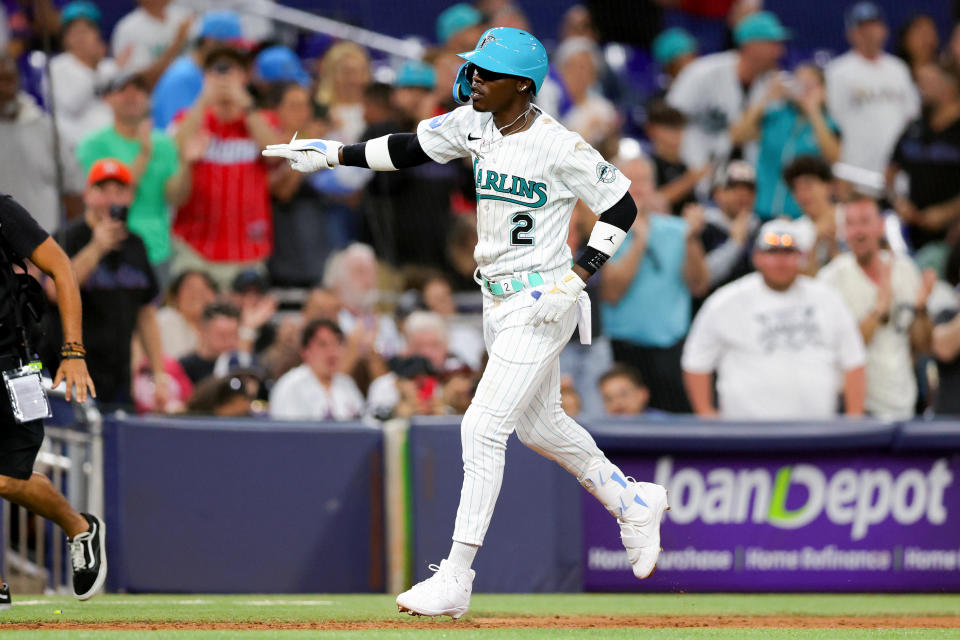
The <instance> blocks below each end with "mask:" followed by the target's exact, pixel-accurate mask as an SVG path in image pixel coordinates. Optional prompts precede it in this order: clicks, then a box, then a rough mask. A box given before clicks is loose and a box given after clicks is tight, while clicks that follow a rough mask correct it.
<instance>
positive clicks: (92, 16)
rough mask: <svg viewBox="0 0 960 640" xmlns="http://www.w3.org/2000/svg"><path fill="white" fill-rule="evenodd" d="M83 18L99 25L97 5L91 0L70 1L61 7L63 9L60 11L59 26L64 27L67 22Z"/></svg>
mask: <svg viewBox="0 0 960 640" xmlns="http://www.w3.org/2000/svg"><path fill="white" fill-rule="evenodd" d="M79 18H83V19H84V20H89V21H90V22H92V23H93V24H95V25H97V26H99V25H100V9H98V8H97V5H95V4H93V3H92V2H87V0H77V1H76V2H71V3H70V4H68V5H67V6H65V7H64V8H63V11H61V12H60V28H61V29H64V28H66V26H67V25H68V24H70V23H71V22H73V21H74V20H77V19H79Z"/></svg>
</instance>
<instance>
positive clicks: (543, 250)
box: [417, 105, 630, 280]
mask: <svg viewBox="0 0 960 640" xmlns="http://www.w3.org/2000/svg"><path fill="white" fill-rule="evenodd" d="M538 111H539V110H538ZM417 137H418V139H419V141H420V145H421V146H422V147H423V150H424V151H425V152H426V154H427V155H428V156H430V158H432V159H433V160H436V161H437V162H440V163H446V162H449V161H450V160H453V159H454V158H465V157H472V158H473V177H474V182H475V187H476V191H477V236H478V238H479V242H478V243H477V248H476V250H475V251H474V259H475V260H476V261H477V264H478V265H479V267H480V273H481V274H483V275H484V276H485V277H486V278H489V279H491V280H493V279H499V278H504V277H508V276H512V275H514V274H519V273H527V272H531V271H551V270H554V269H559V268H562V267H566V266H569V265H570V263H571V254H570V248H569V247H568V246H567V233H568V231H569V228H570V216H571V215H572V213H573V207H574V205H575V204H576V202H577V200H578V199H580V200H583V202H584V203H585V204H586V205H587V206H588V207H589V208H590V209H591V210H592V211H593V212H594V213H595V214H597V215H600V214H601V213H603V212H604V211H606V210H607V209H609V208H610V207H612V206H613V205H614V204H616V203H617V201H619V200H620V199H621V198H622V197H623V196H624V194H626V192H627V189H628V188H629V186H630V181H629V180H628V179H627V178H625V177H624V176H623V174H621V173H620V172H619V171H617V169H616V168H615V167H614V166H613V165H612V164H610V163H608V162H606V161H604V159H603V157H602V156H601V155H600V154H599V153H598V152H597V151H596V149H594V148H593V147H591V146H590V145H589V144H587V143H586V142H585V141H584V140H583V138H581V137H580V136H579V135H578V134H576V133H573V132H572V131H569V130H567V129H566V128H565V127H564V126H563V125H561V124H560V123H559V122H557V120H556V119H555V118H554V117H553V116H550V115H547V114H545V113H542V112H540V114H539V117H538V118H537V119H536V120H534V122H533V124H532V125H531V126H530V128H528V129H527V130H525V131H521V132H519V133H514V134H511V135H508V136H503V135H501V134H500V132H499V131H498V130H497V128H496V126H495V124H494V122H493V114H491V113H480V112H477V111H474V110H473V107H472V106H470V105H467V106H463V107H460V108H458V109H455V110H454V111H451V112H449V113H445V114H443V115H440V116H437V117H436V118H433V119H431V120H424V121H423V122H421V123H420V124H419V126H418V127H417Z"/></svg>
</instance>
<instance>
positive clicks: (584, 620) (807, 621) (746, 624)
mask: <svg viewBox="0 0 960 640" xmlns="http://www.w3.org/2000/svg"><path fill="white" fill-rule="evenodd" d="M627 627H637V628H646V629H671V628H676V629H682V628H709V629H735V628H747V629H918V628H928V629H960V616H925V617H896V616H887V617H860V616H850V617H827V616H824V617H819V616H646V617H622V616H581V617H566V616H555V617H549V618H545V617H540V618H537V617H529V618H528V617H522V618H520V617H518V618H481V617H477V618H470V619H465V620H457V621H454V620H450V619H449V618H443V619H441V620H419V619H418V620H403V619H401V620H381V621H378V622H373V621H364V620H359V621H343V620H338V621H330V622H322V621H317V622H162V623H157V622H104V623H99V624H98V623H90V622H66V621H65V622H38V623H29V624H0V631H35V630H47V631H169V630H179V631H274V630H275V631H287V630H312V631H369V630H374V629H434V630H438V629H595V628H600V629H602V628H608V629H614V628H627Z"/></svg>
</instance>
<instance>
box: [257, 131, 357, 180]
mask: <svg viewBox="0 0 960 640" xmlns="http://www.w3.org/2000/svg"><path fill="white" fill-rule="evenodd" d="M342 146H343V145H342V144H341V143H339V142H337V141H336V140H321V139H320V138H303V139H301V140H297V134H293V139H292V140H290V142H288V143H287V144H271V145H267V148H266V149H264V150H263V151H261V153H262V154H263V155H264V156H265V157H267V158H286V159H287V161H288V162H289V163H290V168H291V169H293V170H295V171H299V172H300V173H312V172H314V171H319V170H321V169H332V168H334V167H335V166H337V165H338V164H340V158H339V156H340V148H341V147H342Z"/></svg>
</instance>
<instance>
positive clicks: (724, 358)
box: [683, 220, 865, 420]
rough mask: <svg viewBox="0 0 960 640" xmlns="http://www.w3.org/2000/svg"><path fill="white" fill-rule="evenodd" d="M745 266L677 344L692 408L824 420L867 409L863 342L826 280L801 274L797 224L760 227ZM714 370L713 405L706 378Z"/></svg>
mask: <svg viewBox="0 0 960 640" xmlns="http://www.w3.org/2000/svg"><path fill="white" fill-rule="evenodd" d="M753 261H754V264H756V266H757V271H758V273H751V274H750V275H747V276H744V277H743V278H740V279H739V280H736V281H735V282H733V283H731V284H729V285H727V286H725V287H722V288H721V289H719V290H717V292H716V293H714V294H713V295H711V296H710V297H709V298H707V301H706V303H705V304H704V305H703V308H702V309H701V310H700V313H699V314H697V317H696V319H695V320H694V322H693V327H692V328H691V329H690V335H689V336H688V337H687V343H686V345H685V347H684V350H683V375H684V382H685V384H686V387H687V395H688V396H689V398H690V404H691V405H693V410H694V411H695V412H696V413H697V414H698V415H700V416H704V417H717V416H719V417H722V418H729V419H734V420H820V419H829V418H833V417H834V416H836V413H837V390H838V389H841V388H842V389H843V406H844V412H845V413H846V415H848V416H858V415H861V414H862V413H863V402H864V393H865V391H864V387H865V384H864V362H865V355H864V348H863V340H862V338H861V337H860V332H859V331H858V330H857V325H856V322H855V321H854V319H853V316H851V315H850V312H849V311H848V310H847V308H846V305H845V304H844V302H843V300H842V299H841V298H840V296H839V295H838V294H837V293H836V292H835V291H834V290H833V289H832V288H831V287H830V286H829V285H826V284H824V283H822V282H818V281H816V280H813V279H811V278H808V277H807V276H804V275H800V264H801V261H802V252H801V251H800V248H799V246H798V237H797V234H796V233H795V225H794V223H793V222H791V221H788V220H771V221H770V222H767V223H766V224H764V225H763V226H762V227H761V228H760V233H759V234H758V236H757V241H756V243H755V249H754V252H753ZM714 372H716V374H717V395H718V402H717V403H716V404H714V399H713V383H712V376H713V374H714Z"/></svg>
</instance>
